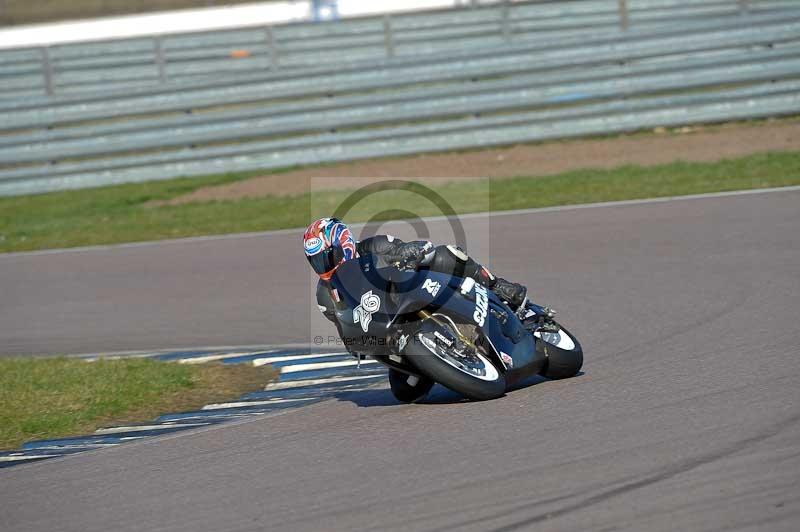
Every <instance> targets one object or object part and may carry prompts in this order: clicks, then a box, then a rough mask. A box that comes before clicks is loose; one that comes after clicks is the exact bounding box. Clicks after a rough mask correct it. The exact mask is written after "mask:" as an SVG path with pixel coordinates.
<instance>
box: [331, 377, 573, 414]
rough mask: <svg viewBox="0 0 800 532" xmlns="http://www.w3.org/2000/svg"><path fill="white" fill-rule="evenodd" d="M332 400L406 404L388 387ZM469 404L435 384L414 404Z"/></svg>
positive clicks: (532, 380) (532, 381)
mask: <svg viewBox="0 0 800 532" xmlns="http://www.w3.org/2000/svg"><path fill="white" fill-rule="evenodd" d="M582 375H584V372H582V371H581V372H579V373H578V374H577V375H576V376H575V377H572V378H578V377H581V376H582ZM550 380H551V379H548V378H546V377H542V376H541V375H533V376H532V377H529V378H527V379H524V380H522V381H520V382H518V383H516V384H515V385H513V386H512V387H511V388H509V390H508V392H507V393H509V394H510V393H513V392H515V391H516V390H521V389H523V388H529V387H531V386H536V385H538V384H541V383H544V382H549V381H550ZM334 398H335V399H336V400H338V401H349V402H351V403H353V404H355V405H356V406H359V407H362V408H368V407H373V406H397V405H404V404H408V403H403V402H400V401H398V400H397V399H395V397H394V396H393V395H392V392H391V390H389V388H388V387H386V388H379V389H371V390H360V391H344V392H341V393H337V394H335V395H334ZM469 402H471V401H470V400H469V399H466V398H465V397H463V396H462V395H460V394H458V393H456V392H454V391H452V390H449V389H447V388H445V387H444V386H442V385H440V384H436V385H435V386H434V387H433V389H432V390H431V391H430V393H429V394H428V396H427V397H426V398H425V399H424V400H423V401H420V402H419V403H415V404H417V405H420V406H424V405H449V404H458V403H469Z"/></svg>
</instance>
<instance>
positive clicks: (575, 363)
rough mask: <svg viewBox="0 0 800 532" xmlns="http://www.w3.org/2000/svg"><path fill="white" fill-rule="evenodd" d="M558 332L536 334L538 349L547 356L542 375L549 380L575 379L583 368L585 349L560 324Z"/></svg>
mask: <svg viewBox="0 0 800 532" xmlns="http://www.w3.org/2000/svg"><path fill="white" fill-rule="evenodd" d="M556 325H558V332H538V331H537V332H535V333H533V335H534V336H535V337H536V349H537V350H539V349H542V350H543V351H544V353H545V355H546V356H547V365H546V366H545V369H544V371H542V373H541V374H542V375H544V376H545V377H547V378H549V379H566V378H569V377H574V376H575V375H577V374H578V372H579V371H580V370H581V367H583V349H582V348H581V344H580V343H579V342H578V340H577V338H575V337H574V336H572V333H571V332H569V331H568V330H566V329H565V328H564V327H562V326H561V325H559V324H556Z"/></svg>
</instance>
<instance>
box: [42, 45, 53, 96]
mask: <svg viewBox="0 0 800 532" xmlns="http://www.w3.org/2000/svg"><path fill="white" fill-rule="evenodd" d="M39 52H40V53H41V56H42V74H44V90H45V92H46V93H47V95H48V96H52V95H53V94H54V93H55V87H54V86H53V85H54V84H53V62H52V61H50V50H49V49H48V48H47V46H42V47H41V48H39Z"/></svg>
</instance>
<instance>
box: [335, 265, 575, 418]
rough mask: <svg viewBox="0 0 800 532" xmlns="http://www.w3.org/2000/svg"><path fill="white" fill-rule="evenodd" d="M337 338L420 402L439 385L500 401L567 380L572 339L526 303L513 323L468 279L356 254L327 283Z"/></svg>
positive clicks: (545, 312)
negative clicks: (527, 384) (520, 390)
mask: <svg viewBox="0 0 800 532" xmlns="http://www.w3.org/2000/svg"><path fill="white" fill-rule="evenodd" d="M330 282H331V287H332V289H333V296H334V301H335V308H336V315H337V319H338V321H339V325H340V331H339V332H340V333H341V335H342V339H343V341H344V342H345V344H346V345H347V347H348V349H349V350H350V352H351V353H354V354H357V355H358V356H362V355H366V356H370V357H372V358H374V359H376V360H377V361H379V362H381V363H382V364H384V365H386V366H388V367H389V382H390V384H391V388H392V393H393V394H394V396H395V397H396V398H397V399H398V400H400V401H403V402H414V401H417V400H420V399H422V398H423V397H425V395H426V394H427V393H428V391H429V390H430V389H431V387H433V384H434V383H436V382H438V383H440V384H442V385H444V386H446V387H447V388H449V389H451V390H453V391H455V392H458V393H460V394H462V395H464V396H466V397H468V398H469V399H475V400H485V399H493V398H496V397H500V396H502V395H503V394H504V393H505V392H506V390H507V389H508V388H509V387H510V386H511V385H513V384H514V383H517V382H519V381H520V380H522V379H525V378H528V377H530V376H532V375H536V374H540V375H543V376H545V377H549V378H552V379H563V378H566V377H572V376H575V375H576V374H577V373H578V371H579V370H580V369H581V366H582V364H583V351H582V350H581V346H580V344H579V343H578V340H577V339H576V338H575V337H574V336H573V335H572V333H570V332H569V331H567V330H566V329H565V328H564V327H562V326H561V325H559V324H558V323H556V322H555V321H553V320H552V313H551V312H550V311H549V309H547V308H545V307H540V306H538V305H533V304H531V303H529V304H528V305H527V307H526V308H525V309H524V310H523V312H524V315H523V316H522V319H520V316H518V315H517V313H515V312H514V311H512V310H511V309H510V308H509V307H508V306H507V305H506V304H505V303H503V301H501V300H500V299H499V298H498V297H497V296H496V295H495V294H494V293H493V292H492V291H490V290H487V289H486V288H485V287H483V286H481V285H480V284H478V283H477V282H475V280H474V279H472V278H471V277H466V278H461V277H455V276H451V275H447V274H443V273H438V272H433V271H430V270H427V269H419V270H412V271H409V270H405V269H402V268H399V267H397V266H396V265H389V264H383V263H382V260H381V259H378V258H376V257H373V256H371V255H365V256H362V257H359V258H358V259H354V260H350V261H348V262H345V263H344V264H342V265H341V266H340V267H339V268H338V270H337V271H336V273H335V274H334V275H333V277H332V278H331V281H330Z"/></svg>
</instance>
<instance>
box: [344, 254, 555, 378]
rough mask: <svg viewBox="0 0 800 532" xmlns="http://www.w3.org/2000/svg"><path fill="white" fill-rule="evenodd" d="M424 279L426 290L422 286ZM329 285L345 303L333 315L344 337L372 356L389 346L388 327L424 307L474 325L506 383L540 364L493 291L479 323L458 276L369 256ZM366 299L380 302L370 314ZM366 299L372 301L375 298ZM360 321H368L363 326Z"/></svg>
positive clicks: (524, 333)
mask: <svg viewBox="0 0 800 532" xmlns="http://www.w3.org/2000/svg"><path fill="white" fill-rule="evenodd" d="M426 281H429V285H428V288H423V287H424V286H425V285H426ZM331 283H332V284H333V286H334V287H335V288H337V289H338V291H339V295H340V297H342V299H343V302H344V303H345V304H346V305H345V307H346V308H345V309H344V310H337V312H336V314H337V318H338V319H339V321H340V324H341V326H342V333H343V335H344V336H346V337H350V338H351V339H352V340H353V343H355V344H360V345H362V346H363V347H367V348H369V349H372V350H374V351H375V352H376V353H375V354H378V355H385V353H386V351H387V350H386V349H381V348H380V347H386V346H387V345H388V342H387V341H388V337H389V335H391V333H392V331H393V327H392V326H393V325H395V324H398V323H402V322H405V321H407V320H406V318H411V317H412V316H414V318H415V317H416V313H417V312H419V311H420V310H423V309H426V310H428V311H430V312H436V311H437V310H439V309H442V308H445V309H446V310H447V313H448V314H451V315H457V316H459V317H460V318H461V319H463V320H464V322H466V323H475V325H476V327H478V329H479V330H480V331H481V332H482V333H483V335H484V337H485V338H486V340H487V342H488V343H489V345H490V347H491V349H490V350H491V351H493V352H492V353H491V354H492V355H493V357H494V358H495V361H496V362H498V364H497V365H498V368H499V369H502V368H505V370H506V374H507V376H506V379H507V380H511V381H513V380H515V378H516V377H517V376H519V377H523V376H528V375H530V374H532V373H535V372H537V371H539V369H541V367H542V366H543V365H544V358H543V357H542V355H541V354H537V353H536V349H535V341H534V337H533V335H531V334H530V333H528V332H527V331H525V330H524V328H523V327H522V324H521V323H520V321H519V319H518V318H517V316H516V315H515V314H514V312H512V311H511V309H509V308H508V307H507V306H506V305H505V304H504V303H503V302H502V301H501V300H500V299H499V298H498V297H497V296H496V295H495V294H494V293H493V292H492V291H490V290H487V295H488V308H487V312H486V315H485V317H484V319H483V324H481V323H479V322H478V321H476V320H475V313H476V298H475V289H472V290H470V291H467V292H466V293H464V294H462V292H461V288H462V285H463V284H464V279H463V278H460V277H454V276H451V275H448V274H444V273H439V272H432V271H430V270H427V269H421V270H418V271H403V270H399V269H397V268H394V267H379V266H378V264H377V263H376V261H375V260H374V258H373V257H372V256H370V255H365V256H362V257H359V258H357V259H354V260H350V261H347V262H345V263H344V264H342V265H341V266H340V267H339V269H338V270H337V271H336V274H335V275H334V276H333V277H332V279H331ZM473 284H474V283H473ZM437 286H438V288H436V289H434V288H431V287H437ZM432 292H435V293H432ZM365 298H366V299H365ZM369 298H377V299H378V300H379V301H380V305H379V306H378V308H377V309H376V310H375V311H374V312H369V311H370V310H371V308H367V309H366V311H364V310H363V309H364V308H365V306H364V305H363V304H362V303H367V305H366V307H369V304H368V303H370V300H369ZM371 301H372V302H373V303H374V299H372V300H371ZM356 309H362V310H356ZM365 317H368V319H367V320H366V321H367V323H366V327H364V325H365V319H364V318H365ZM503 355H506V356H505V357H504V356H503ZM509 358H510V363H508V362H507V360H508V359H509ZM504 359H505V360H504ZM532 365H534V366H536V368H532V367H531V366H532ZM532 369H535V371H532Z"/></svg>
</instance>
